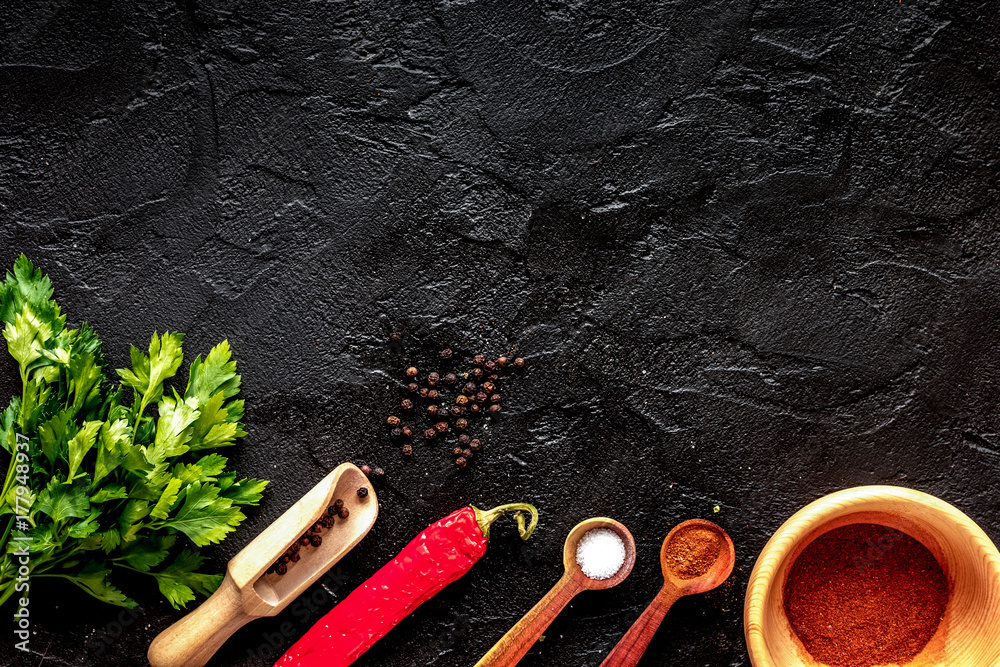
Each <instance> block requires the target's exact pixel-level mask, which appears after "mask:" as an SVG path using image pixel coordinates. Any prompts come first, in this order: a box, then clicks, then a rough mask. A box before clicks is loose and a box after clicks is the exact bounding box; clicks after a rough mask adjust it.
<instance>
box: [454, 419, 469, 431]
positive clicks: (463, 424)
mask: <svg viewBox="0 0 1000 667" xmlns="http://www.w3.org/2000/svg"><path fill="white" fill-rule="evenodd" d="M468 427H469V422H468V420H466V419H463V418H459V419H456V420H455V428H461V429H466V428H468Z"/></svg>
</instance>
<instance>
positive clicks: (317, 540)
mask: <svg viewBox="0 0 1000 667" xmlns="http://www.w3.org/2000/svg"><path fill="white" fill-rule="evenodd" d="M309 544H311V545H313V546H314V547H318V546H319V545H321V544H323V538H322V537H320V536H319V535H311V536H310V537H309Z"/></svg>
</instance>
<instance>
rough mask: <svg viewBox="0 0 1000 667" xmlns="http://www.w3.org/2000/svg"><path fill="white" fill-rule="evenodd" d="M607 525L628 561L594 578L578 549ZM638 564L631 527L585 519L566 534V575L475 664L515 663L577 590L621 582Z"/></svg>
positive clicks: (478, 666)
mask: <svg viewBox="0 0 1000 667" xmlns="http://www.w3.org/2000/svg"><path fill="white" fill-rule="evenodd" d="M599 528H606V529H608V530H611V531H614V532H615V533H617V534H618V537H620V538H621V540H622V543H623V545H624V547H625V561H624V562H623V563H622V565H621V567H619V568H618V571H617V572H615V573H614V574H613V575H611V576H610V577H608V578H607V579H591V578H590V577H588V576H587V575H586V574H584V573H583V568H582V567H581V566H580V564H579V563H578V562H577V559H576V551H577V547H578V546H579V544H580V540H581V539H583V536H584V535H586V534H587V533H589V532H590V531H592V530H595V529H599ZM634 564H635V540H633V539H632V533H630V532H628V528H626V527H625V526H623V525H622V524H620V523H618V522H617V521H615V520H614V519H608V518H607V517H595V518H593V519H587V520H586V521H581V522H580V523H578V524H577V525H576V526H574V527H573V530H571V531H569V535H567V536H566V544H564V545H563V568H564V570H565V572H564V574H563V576H562V578H561V579H560V580H559V581H558V582H557V583H556V585H555V586H553V587H552V590H550V591H549V592H548V593H546V594H545V597H543V598H542V599H541V600H539V601H538V604H536V605H535V606H534V607H532V608H531V610H530V611H528V613H526V614H525V615H524V617H523V618H521V620H520V621H518V622H517V623H516V624H514V627H512V628H511V629H510V630H508V631H507V634H505V635H504V636H503V637H501V638H500V641H498V642H497V643H496V644H495V645H494V646H493V648H491V649H490V650H489V651H488V652H487V653H486V655H484V656H483V657H482V658H481V659H480V660H479V662H477V663H476V665H475V667H513V665H516V664H517V663H518V662H519V661H520V660H521V658H523V657H524V655H525V654H526V653H527V652H528V651H529V650H531V647H532V646H533V645H534V644H535V642H536V641H538V638H539V637H541V636H542V633H543V632H545V629H546V628H547V627H549V625H550V624H551V623H552V621H553V620H554V619H555V617H556V616H558V615H559V612H561V611H562V610H563V608H564V607H565V606H566V605H567V604H569V601H570V600H572V599H573V598H574V597H575V596H576V595H577V593H580V592H582V591H586V590H591V591H594V590H604V589H607V588H611V587H612V586H617V585H618V584H620V583H621V582H623V581H624V580H625V577H627V576H628V574H629V572H631V571H632V566H633V565H634Z"/></svg>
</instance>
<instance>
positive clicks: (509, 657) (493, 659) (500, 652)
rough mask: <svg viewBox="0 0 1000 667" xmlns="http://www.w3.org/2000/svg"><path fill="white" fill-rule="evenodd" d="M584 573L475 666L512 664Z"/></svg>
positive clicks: (559, 586)
mask: <svg viewBox="0 0 1000 667" xmlns="http://www.w3.org/2000/svg"><path fill="white" fill-rule="evenodd" d="M582 577H583V575H582V574H580V573H579V571H576V572H574V573H570V572H566V573H565V574H563V576H562V579H560V580H559V581H558V582H557V583H556V585H555V586H553V587H552V590H550V591H549V592H548V593H546V594H545V597H543V598H542V599H541V600H539V601H538V604H536V605H535V606H534V607H532V608H531V610H530V611H529V612H528V613H527V614H525V615H524V616H522V617H521V620H520V621H518V622H517V623H515V624H514V627H512V628H511V629H510V630H508V631H507V634H505V635H504V636H503V637H501V638H500V641H498V642H497V643H496V644H494V645H493V648H491V649H490V650H489V651H488V652H487V653H486V655H484V656H483V657H482V658H481V659H480V660H479V662H477V663H476V666H475V667H513V665H516V664H517V663H518V662H519V661H520V660H521V658H523V657H524V654H525V653H527V652H528V651H529V650H530V649H531V647H532V646H534V644H535V642H536V641H538V638H539V637H541V636H542V633H543V632H545V629H546V628H547V627H549V626H550V625H551V624H552V621H553V620H555V617H556V616H558V615H559V612H561V611H562V610H563V609H564V608H565V607H566V605H567V604H568V603H569V601H570V600H572V599H573V597H574V596H575V595H576V594H577V593H579V592H580V591H581V590H583V580H582ZM154 667H155V666H154Z"/></svg>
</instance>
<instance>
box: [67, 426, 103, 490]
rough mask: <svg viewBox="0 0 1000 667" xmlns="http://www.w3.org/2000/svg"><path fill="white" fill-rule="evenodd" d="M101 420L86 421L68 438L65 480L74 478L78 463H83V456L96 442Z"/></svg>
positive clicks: (78, 467) (78, 466)
mask: <svg viewBox="0 0 1000 667" xmlns="http://www.w3.org/2000/svg"><path fill="white" fill-rule="evenodd" d="M102 423H103V422H86V423H85V424H84V425H83V428H81V429H80V431H79V432H78V433H77V434H76V435H74V436H73V437H72V438H70V441H69V475H68V476H67V478H66V479H67V480H69V481H72V480H73V479H75V478H76V471H77V470H79V469H80V464H81V463H83V457H84V456H86V455H87V452H89V451H90V448H91V447H93V446H94V443H95V442H97V434H98V433H99V432H100V430H101V424H102Z"/></svg>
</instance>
